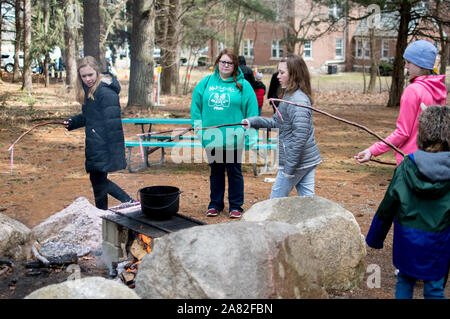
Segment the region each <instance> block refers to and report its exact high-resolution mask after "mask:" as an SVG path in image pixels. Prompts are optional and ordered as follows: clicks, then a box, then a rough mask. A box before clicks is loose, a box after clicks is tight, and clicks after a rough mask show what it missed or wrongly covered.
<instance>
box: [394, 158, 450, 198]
mask: <svg viewBox="0 0 450 319" xmlns="http://www.w3.org/2000/svg"><path fill="white" fill-rule="evenodd" d="M400 165H402V166H403V167H404V168H405V167H406V169H405V170H404V172H405V182H406V184H407V185H408V187H409V188H410V189H411V190H412V191H413V192H414V193H415V194H416V195H417V197H421V198H430V199H435V198H440V197H442V196H444V195H445V194H447V193H448V192H450V179H449V172H450V152H441V153H428V152H424V151H421V150H418V151H416V152H414V153H413V154H410V155H408V157H407V158H405V160H404V161H403V162H402V163H401V164H400ZM398 168H400V166H399V167H398Z"/></svg>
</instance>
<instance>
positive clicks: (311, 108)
mask: <svg viewBox="0 0 450 319" xmlns="http://www.w3.org/2000/svg"><path fill="white" fill-rule="evenodd" d="M269 100H273V101H280V102H284V103H288V104H292V105H296V106H300V107H304V108H307V109H310V110H313V111H315V112H318V113H321V114H323V115H326V116H329V117H331V118H333V119H335V120H338V121H341V122H344V123H347V124H350V125H353V126H356V127H358V128H360V129H362V130H364V131H366V132H367V133H369V134H371V135H373V136H375V137H376V138H378V139H379V140H380V141H382V142H383V143H385V144H387V145H388V146H389V147H391V148H392V149H393V150H395V151H396V152H398V153H400V154H401V155H402V156H405V154H404V153H403V152H402V151H400V150H399V149H398V148H397V147H396V146H395V145H393V144H392V143H389V142H388V141H386V140H385V139H383V138H382V137H381V136H379V135H378V134H376V133H375V132H373V131H371V130H369V129H368V128H367V127H365V126H362V125H361V124H358V123H355V122H351V121H348V120H346V119H343V118H340V117H337V116H334V115H332V114H330V113H327V112H325V111H322V110H318V109H316V108H314V107H312V106H308V105H301V104H296V103H292V102H290V101H286V100H282V99H275V98H270V99H269Z"/></svg>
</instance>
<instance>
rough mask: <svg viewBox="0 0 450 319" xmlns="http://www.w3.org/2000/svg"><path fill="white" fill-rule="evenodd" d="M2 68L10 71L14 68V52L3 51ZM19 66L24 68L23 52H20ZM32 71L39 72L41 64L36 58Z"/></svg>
mask: <svg viewBox="0 0 450 319" xmlns="http://www.w3.org/2000/svg"><path fill="white" fill-rule="evenodd" d="M1 68H2V69H4V70H5V71H6V72H8V73H11V72H12V71H13V70H14V53H2V61H1ZM19 68H21V69H22V68H23V52H19ZM31 72H33V73H39V64H38V63H37V61H35V60H33V61H32V62H31Z"/></svg>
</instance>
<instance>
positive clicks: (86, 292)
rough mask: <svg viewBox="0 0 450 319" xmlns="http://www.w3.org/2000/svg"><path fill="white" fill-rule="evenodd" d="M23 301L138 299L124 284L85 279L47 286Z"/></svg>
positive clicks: (107, 280)
mask: <svg viewBox="0 0 450 319" xmlns="http://www.w3.org/2000/svg"><path fill="white" fill-rule="evenodd" d="M25 299H140V298H139V296H138V295H136V293H135V292H134V291H133V290H131V289H130V288H128V287H127V286H125V285H124V284H122V283H120V282H117V281H114V280H109V279H105V278H102V277H86V278H81V279H76V280H68V281H65V282H63V283H59V284H54V285H49V286H46V287H43V288H40V289H38V290H36V291H33V292H32V293H31V294H29V295H28V296H26V297H25Z"/></svg>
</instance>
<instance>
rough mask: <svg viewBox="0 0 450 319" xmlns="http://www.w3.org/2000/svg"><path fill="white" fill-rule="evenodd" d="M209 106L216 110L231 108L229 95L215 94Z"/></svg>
mask: <svg viewBox="0 0 450 319" xmlns="http://www.w3.org/2000/svg"><path fill="white" fill-rule="evenodd" d="M208 106H209V107H213V108H214V110H223V109H224V108H225V107H230V94H229V93H213V94H211V95H210V96H209V100H208Z"/></svg>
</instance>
